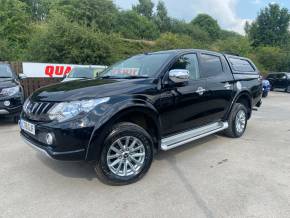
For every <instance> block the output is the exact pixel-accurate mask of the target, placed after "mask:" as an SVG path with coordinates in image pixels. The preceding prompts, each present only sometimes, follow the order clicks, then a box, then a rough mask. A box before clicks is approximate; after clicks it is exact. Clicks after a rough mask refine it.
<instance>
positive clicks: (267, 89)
mask: <svg viewBox="0 0 290 218" xmlns="http://www.w3.org/2000/svg"><path fill="white" fill-rule="evenodd" d="M270 91H271V84H270V82H269V80H266V79H263V98H266V97H267V96H268V94H269V92H270Z"/></svg>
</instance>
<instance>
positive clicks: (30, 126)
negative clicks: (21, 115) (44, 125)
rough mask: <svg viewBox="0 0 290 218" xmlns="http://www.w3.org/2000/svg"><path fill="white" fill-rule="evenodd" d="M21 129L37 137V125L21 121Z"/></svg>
mask: <svg viewBox="0 0 290 218" xmlns="http://www.w3.org/2000/svg"><path fill="white" fill-rule="evenodd" d="M20 128H21V129H22V130H24V131H25V132H28V133H30V134H32V135H35V125H34V124H32V123H29V122H27V121H25V120H21V121H20Z"/></svg>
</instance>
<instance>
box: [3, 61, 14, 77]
mask: <svg viewBox="0 0 290 218" xmlns="http://www.w3.org/2000/svg"><path fill="white" fill-rule="evenodd" d="M11 77H12V71H11V68H10V65H9V64H0V78H11Z"/></svg>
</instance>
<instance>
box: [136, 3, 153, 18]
mask: <svg viewBox="0 0 290 218" xmlns="http://www.w3.org/2000/svg"><path fill="white" fill-rule="evenodd" d="M153 8H154V3H153V2H152V1H151V0H139V4H138V5H135V6H133V10H134V11H136V12H137V13H138V14H140V15H142V16H145V17H147V18H149V19H151V18H152V16H153Z"/></svg>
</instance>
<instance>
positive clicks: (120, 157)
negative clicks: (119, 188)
mask: <svg viewBox="0 0 290 218" xmlns="http://www.w3.org/2000/svg"><path fill="white" fill-rule="evenodd" d="M144 163H145V147H144V145H143V143H142V142H141V141H140V140H139V139H138V138H136V137H133V136H125V137H122V138H119V139H117V140H116V141H115V142H114V143H113V144H112V145H111V146H110V147H109V150H108V152H107V165H108V167H109V169H110V171H111V172H112V173H114V174H115V175H117V176H121V177H126V176H132V175H137V174H138V173H140V171H141V170H142V168H143V166H144Z"/></svg>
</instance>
